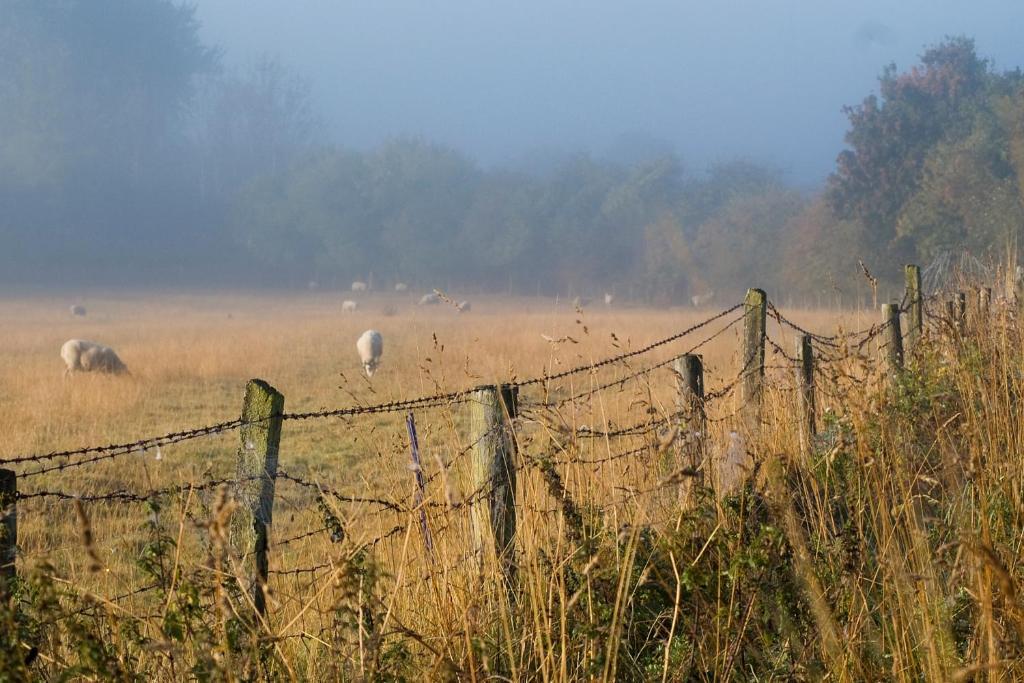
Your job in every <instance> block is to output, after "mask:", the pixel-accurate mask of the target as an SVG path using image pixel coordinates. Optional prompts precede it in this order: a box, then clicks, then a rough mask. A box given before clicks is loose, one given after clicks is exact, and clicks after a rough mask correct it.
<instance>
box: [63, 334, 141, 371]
mask: <svg viewBox="0 0 1024 683" xmlns="http://www.w3.org/2000/svg"><path fill="white" fill-rule="evenodd" d="M60 357H61V358H63V359H64V365H65V366H66V367H65V369H64V376H65V377H67V376H68V375H70V374H71V373H73V372H75V371H76V370H81V371H82V372H107V373H111V374H114V375H120V374H123V373H126V372H128V368H127V367H125V364H124V363H122V362H121V359H120V358H118V357H117V353H115V352H114V349H112V348H110V347H109V346H103V345H102V344H97V343H96V342H91V341H85V340H83V339H69V340H67V341H66V342H64V345H63V346H62V347H60Z"/></svg>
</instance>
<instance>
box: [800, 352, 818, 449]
mask: <svg viewBox="0 0 1024 683" xmlns="http://www.w3.org/2000/svg"><path fill="white" fill-rule="evenodd" d="M796 382H797V392H796V396H797V403H798V404H799V409H800V448H801V450H802V452H803V453H804V455H807V454H808V453H810V452H811V445H812V443H813V441H814V436H815V434H817V425H816V424H815V419H814V412H815V401H814V347H813V346H812V344H811V335H809V334H798V335H797V336H796Z"/></svg>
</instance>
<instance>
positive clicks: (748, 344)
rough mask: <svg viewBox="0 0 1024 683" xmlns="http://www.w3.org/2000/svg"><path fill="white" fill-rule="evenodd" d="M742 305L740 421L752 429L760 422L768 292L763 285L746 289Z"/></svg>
mask: <svg viewBox="0 0 1024 683" xmlns="http://www.w3.org/2000/svg"><path fill="white" fill-rule="evenodd" d="M743 308H744V315H743V369H742V372H743V383H742V384H741V389H742V391H741V393H740V401H741V411H742V413H743V416H744V418H743V422H744V424H745V425H746V427H747V429H748V430H750V431H751V433H753V432H754V431H756V430H758V429H759V428H760V422H761V391H762V385H763V384H764V343H765V324H766V322H767V314H768V296H767V295H766V294H765V293H764V290H762V289H748V290H747V296H746V297H745V298H744V300H743Z"/></svg>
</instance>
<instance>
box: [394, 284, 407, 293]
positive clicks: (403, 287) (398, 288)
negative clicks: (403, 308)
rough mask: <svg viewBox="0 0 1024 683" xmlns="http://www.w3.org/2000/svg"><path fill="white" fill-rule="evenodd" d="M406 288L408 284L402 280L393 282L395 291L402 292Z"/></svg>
mask: <svg viewBox="0 0 1024 683" xmlns="http://www.w3.org/2000/svg"><path fill="white" fill-rule="evenodd" d="M407 289H409V285H407V284H405V283H404V282H396V283H395V291H396V292H404V291H405V290H407Z"/></svg>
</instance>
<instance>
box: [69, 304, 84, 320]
mask: <svg viewBox="0 0 1024 683" xmlns="http://www.w3.org/2000/svg"><path fill="white" fill-rule="evenodd" d="M71 315H74V316H78V317H79V318H81V317H83V316H84V315H85V306H83V305H82V304H75V305H74V306H72V307H71Z"/></svg>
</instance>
